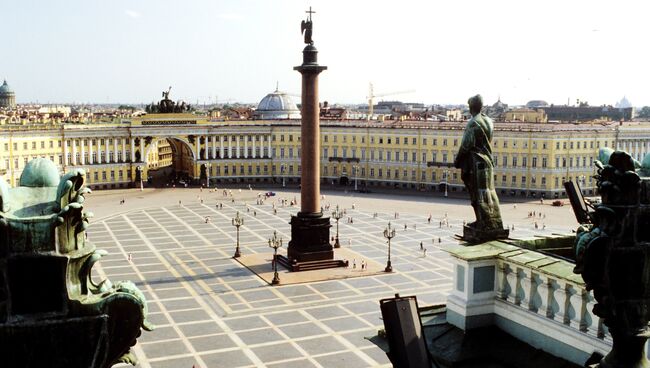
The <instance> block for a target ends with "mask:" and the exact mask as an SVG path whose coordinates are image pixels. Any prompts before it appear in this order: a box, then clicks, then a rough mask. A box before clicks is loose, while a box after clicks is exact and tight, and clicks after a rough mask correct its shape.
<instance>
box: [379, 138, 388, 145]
mask: <svg viewBox="0 0 650 368" xmlns="http://www.w3.org/2000/svg"><path fill="white" fill-rule="evenodd" d="M380 143H381V142H380ZM388 144H390V138H388Z"/></svg>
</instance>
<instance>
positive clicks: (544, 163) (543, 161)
mask: <svg viewBox="0 0 650 368" xmlns="http://www.w3.org/2000/svg"><path fill="white" fill-rule="evenodd" d="M546 161H547V160H546V157H542V167H546Z"/></svg>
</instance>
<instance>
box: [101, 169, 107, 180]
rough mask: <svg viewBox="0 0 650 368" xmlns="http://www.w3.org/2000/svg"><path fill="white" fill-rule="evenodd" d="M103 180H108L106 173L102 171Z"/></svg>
mask: <svg viewBox="0 0 650 368" xmlns="http://www.w3.org/2000/svg"><path fill="white" fill-rule="evenodd" d="M102 180H106V171H102Z"/></svg>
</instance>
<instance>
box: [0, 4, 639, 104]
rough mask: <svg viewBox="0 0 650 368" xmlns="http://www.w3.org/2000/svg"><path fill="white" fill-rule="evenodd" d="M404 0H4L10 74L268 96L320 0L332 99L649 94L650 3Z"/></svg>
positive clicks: (67, 91) (236, 98)
mask: <svg viewBox="0 0 650 368" xmlns="http://www.w3.org/2000/svg"><path fill="white" fill-rule="evenodd" d="M401 4H402V6H401V7H399V8H396V7H394V6H392V5H394V4H392V3H384V2H365V1H364V2H354V3H344V2H342V1H333V2H332V1H330V2H324V1H316V0H315V1H310V2H307V1H296V2H289V1H277V2H263V1H247V2H243V3H241V2H236V1H223V2H219V3H213V2H207V1H205V2H204V1H195V2H191V3H188V4H183V6H182V7H179V6H174V5H175V4H174V3H171V2H160V3H159V2H153V1H141V2H137V3H134V2H129V1H117V2H112V3H110V4H109V3H97V4H86V3H85V2H81V1H70V2H65V3H64V2H52V3H43V4H41V3H37V2H18V3H9V4H4V5H2V6H0V10H2V13H3V14H5V17H4V19H3V25H4V27H3V28H4V29H5V32H6V33H8V34H9V39H11V40H12V42H8V43H6V44H5V48H4V50H5V53H4V55H5V57H3V58H0V79H7V81H8V82H9V84H10V85H11V86H12V88H13V89H14V90H15V92H16V99H17V102H18V103H27V102H40V103H74V102H76V103H150V102H151V101H154V100H157V99H159V97H160V91H161V90H166V89H167V88H168V86H170V85H171V86H173V88H172V93H171V96H172V98H173V99H175V100H176V99H183V100H185V101H188V102H189V103H196V102H199V103H201V104H202V103H215V102H217V103H228V102H243V103H257V102H259V101H260V100H261V99H262V97H264V96H265V95H266V94H267V93H268V92H271V91H273V90H275V88H276V84H278V85H279V89H280V90H282V91H286V92H288V93H291V94H299V91H300V75H299V74H298V73H296V72H295V71H293V70H292V67H293V66H295V65H298V64H299V63H300V59H301V53H300V52H301V50H302V47H303V43H302V37H301V35H300V30H299V23H300V21H301V19H304V17H305V13H304V11H305V10H306V9H307V8H309V6H312V7H313V8H314V10H315V11H316V14H315V15H314V41H315V45H316V47H318V49H319V51H320V55H319V56H320V59H319V61H320V62H321V64H323V65H327V66H328V67H329V69H328V70H327V71H326V72H325V73H324V74H323V78H322V79H321V86H320V90H321V100H323V101H325V100H327V101H330V102H332V103H345V104H362V103H366V102H367V100H366V96H367V95H368V83H370V82H372V83H373V84H374V87H375V93H376V94H378V95H379V94H383V93H390V92H394V91H404V90H412V91H414V92H411V93H405V94H395V95H391V96H386V97H385V98H384V99H390V100H393V99H395V100H402V101H409V102H422V103H426V104H431V103H439V104H462V103H464V102H465V101H466V99H467V97H468V96H469V95H472V94H475V93H477V92H478V93H481V94H482V95H483V96H484V97H485V100H486V103H493V102H495V101H496V100H497V98H499V97H500V98H501V100H502V101H503V102H505V103H509V104H513V105H519V104H525V103H526V102H527V101H528V100H534V99H542V100H546V101H548V102H549V103H554V104H566V103H567V102H570V103H571V104H573V103H575V102H576V100H577V99H579V100H580V101H588V102H589V103H590V104H591V105H602V104H612V105H614V104H615V103H616V102H617V101H619V100H620V99H621V98H623V97H624V96H626V97H627V98H628V99H629V100H630V101H631V102H632V104H633V105H634V106H643V105H650V93H649V92H647V91H646V90H645V89H644V86H645V81H646V80H647V79H648V78H647V77H645V76H644V75H643V74H642V70H643V69H642V62H643V60H644V59H645V57H644V56H645V54H646V53H647V51H645V50H643V49H642V48H641V45H640V43H639V42H638V41H639V40H640V39H641V38H640V37H641V35H642V34H643V31H644V29H643V18H642V17H643V15H644V14H645V13H646V11H647V10H648V7H649V6H648V5H646V4H636V3H634V2H632V1H627V2H622V3H620V5H619V6H617V7H616V8H611V7H609V5H610V3H606V2H604V1H597V2H583V1H578V2H572V3H566V4H565V3H560V2H559V1H551V2H548V3H545V6H544V7H539V6H534V5H527V4H520V3H518V2H510V1H498V2H490V3H489V4H486V3H481V2H473V1H457V2H444V3H436V4H434V3H428V2H419V1H406V2H403V3H401ZM449 15H451V16H449ZM473 38H476V41H471V40H472V39H473ZM473 44H475V45H476V46H472V45H473ZM379 100H380V99H376V100H375V102H377V101H379Z"/></svg>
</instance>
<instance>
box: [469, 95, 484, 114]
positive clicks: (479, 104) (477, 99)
mask: <svg viewBox="0 0 650 368" xmlns="http://www.w3.org/2000/svg"><path fill="white" fill-rule="evenodd" d="M467 104H468V105H469V113H470V114H472V116H474V115H476V114H478V113H480V112H481V109H482V108H483V97H481V95H476V96H472V97H470V98H469V100H467Z"/></svg>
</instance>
